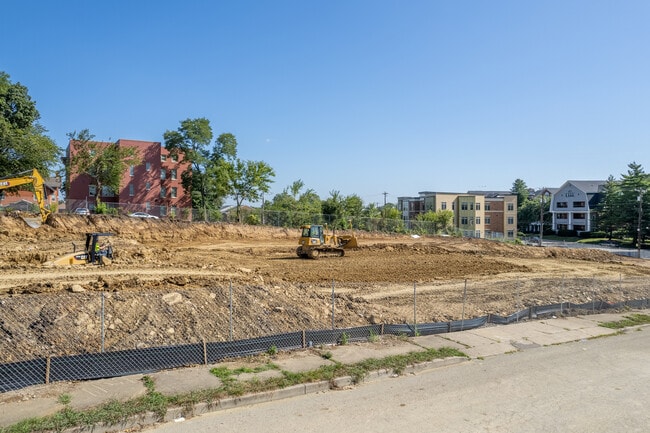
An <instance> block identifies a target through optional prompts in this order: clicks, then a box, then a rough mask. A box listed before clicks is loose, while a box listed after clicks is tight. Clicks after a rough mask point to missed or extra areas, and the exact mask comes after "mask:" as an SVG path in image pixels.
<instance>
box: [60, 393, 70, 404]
mask: <svg viewBox="0 0 650 433" xmlns="http://www.w3.org/2000/svg"><path fill="white" fill-rule="evenodd" d="M71 400H72V397H70V394H61V395H60V396H59V398H58V399H57V401H58V402H59V404H62V405H64V406H65V405H66V404H70V401H71Z"/></svg>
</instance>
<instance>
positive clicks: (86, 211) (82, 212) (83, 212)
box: [74, 207, 90, 215]
mask: <svg viewBox="0 0 650 433" xmlns="http://www.w3.org/2000/svg"><path fill="white" fill-rule="evenodd" d="M74 214H75V215H90V210H89V209H88V208H86V207H78V208H76V209H75V210H74Z"/></svg>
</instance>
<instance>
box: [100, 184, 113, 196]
mask: <svg viewBox="0 0 650 433" xmlns="http://www.w3.org/2000/svg"><path fill="white" fill-rule="evenodd" d="M102 197H115V193H113V190H112V189H111V187H110V186H102Z"/></svg>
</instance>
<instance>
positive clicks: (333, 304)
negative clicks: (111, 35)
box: [332, 280, 334, 329]
mask: <svg viewBox="0 0 650 433" xmlns="http://www.w3.org/2000/svg"><path fill="white" fill-rule="evenodd" d="M332 329H334V280H332Z"/></svg>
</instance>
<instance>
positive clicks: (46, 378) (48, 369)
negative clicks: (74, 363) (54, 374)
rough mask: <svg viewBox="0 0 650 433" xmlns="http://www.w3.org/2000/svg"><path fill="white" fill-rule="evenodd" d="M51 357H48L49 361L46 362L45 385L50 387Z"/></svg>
mask: <svg viewBox="0 0 650 433" xmlns="http://www.w3.org/2000/svg"><path fill="white" fill-rule="evenodd" d="M51 359H52V358H51V357H50V356H49V355H48V356H47V359H46V360H45V384H46V385H48V384H49V383H50V363H51Z"/></svg>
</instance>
